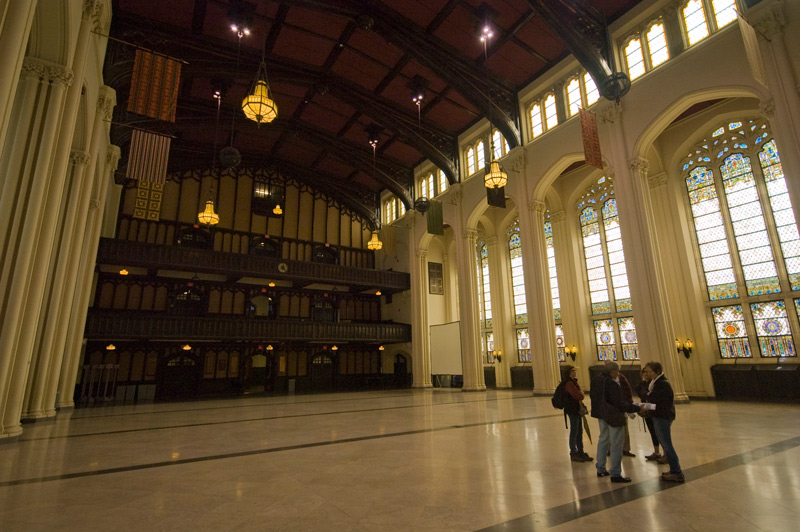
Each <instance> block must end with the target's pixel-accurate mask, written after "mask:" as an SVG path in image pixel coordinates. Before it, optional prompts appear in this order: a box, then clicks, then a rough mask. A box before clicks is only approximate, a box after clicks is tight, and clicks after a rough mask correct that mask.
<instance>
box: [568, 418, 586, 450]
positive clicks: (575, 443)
mask: <svg viewBox="0 0 800 532" xmlns="http://www.w3.org/2000/svg"><path fill="white" fill-rule="evenodd" d="M567 417H568V418H569V454H583V424H582V422H583V420H582V419H581V416H579V415H578V414H567Z"/></svg>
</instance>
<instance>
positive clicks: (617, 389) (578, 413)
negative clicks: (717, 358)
mask: <svg viewBox="0 0 800 532" xmlns="http://www.w3.org/2000/svg"><path fill="white" fill-rule="evenodd" d="M561 380H562V383H564V386H563V390H564V413H565V415H566V416H567V417H568V418H569V421H570V433H569V454H570V459H571V460H572V461H574V462H591V461H593V460H594V459H593V458H592V457H591V456H589V455H588V454H587V453H586V452H584V449H583V422H584V416H585V415H586V414H587V413H588V409H587V408H586V406H585V405H584V404H583V400H584V394H583V391H582V390H581V387H580V385H579V384H578V377H577V369H576V368H575V367H574V366H569V365H568V366H563V367H562V370H561ZM636 393H637V395H638V396H639V402H634V400H633V390H632V389H631V385H630V383H629V382H628V380H627V379H626V378H625V376H624V375H622V374H621V373H620V371H619V364H617V363H616V362H613V361H610V360H608V361H606V362H605V364H604V365H603V373H602V374H600V375H598V376H597V377H595V378H594V379H593V380H592V384H591V389H590V397H591V407H592V410H591V415H592V417H594V418H597V421H598V423H599V425H600V436H599V437H598V440H597V461H596V462H595V467H596V468H597V476H598V477H610V478H611V482H630V481H631V479H630V478H629V477H626V476H623V475H622V456H623V455H625V456H636V455H635V454H633V453H632V452H631V448H630V435H629V433H628V424H627V421H628V417H629V416H630V417H631V418H635V414H637V413H638V414H639V415H641V416H642V417H643V418H644V420H645V424H646V425H647V429H648V431H649V432H650V438H651V440H652V442H653V453H652V454H650V455H648V456H646V457H645V458H646V459H647V460H648V461H655V462H657V463H660V464H669V471H668V472H665V473H662V474H661V479H662V480H665V481H669V482H683V481H684V476H683V471H682V470H681V466H680V462H679V460H678V455H677V453H676V452H675V448H674V447H673V445H672V432H671V428H672V422H673V421H674V420H675V401H674V394H673V391H672V386H671V385H670V383H669V381H668V380H667V377H666V376H664V373H663V368H662V366H661V364H660V363H659V362H648V363H647V364H645V366H644V368H642V382H641V383H640V384H639V385H638V386H637V387H636ZM659 448H661V449H663V450H664V454H663V456H662V455H661V454H660V453H659ZM607 462H610V464H609V467H608V468H606V463H607Z"/></svg>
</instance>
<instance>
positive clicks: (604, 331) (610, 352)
mask: <svg viewBox="0 0 800 532" xmlns="http://www.w3.org/2000/svg"><path fill="white" fill-rule="evenodd" d="M594 337H595V342H596V344H597V359H598V360H616V359H617V344H616V340H615V338H614V322H613V321H611V320H595V322H594Z"/></svg>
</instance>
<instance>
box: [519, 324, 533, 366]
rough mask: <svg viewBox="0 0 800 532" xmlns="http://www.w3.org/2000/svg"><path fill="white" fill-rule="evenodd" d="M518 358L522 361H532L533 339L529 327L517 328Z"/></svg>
mask: <svg viewBox="0 0 800 532" xmlns="http://www.w3.org/2000/svg"><path fill="white" fill-rule="evenodd" d="M517 360H519V361H520V362H530V361H531V339H530V336H528V329H527V327H526V328H522V329H517Z"/></svg>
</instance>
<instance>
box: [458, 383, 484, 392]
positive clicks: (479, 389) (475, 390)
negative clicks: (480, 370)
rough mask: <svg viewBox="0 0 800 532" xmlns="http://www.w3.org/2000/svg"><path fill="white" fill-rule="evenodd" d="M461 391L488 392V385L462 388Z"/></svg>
mask: <svg viewBox="0 0 800 532" xmlns="http://www.w3.org/2000/svg"><path fill="white" fill-rule="evenodd" d="M461 391H462V392H485V391H486V385H485V384H480V385H476V386H470V387H466V386H462V387H461Z"/></svg>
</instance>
